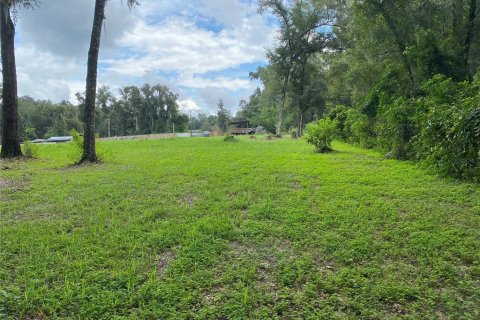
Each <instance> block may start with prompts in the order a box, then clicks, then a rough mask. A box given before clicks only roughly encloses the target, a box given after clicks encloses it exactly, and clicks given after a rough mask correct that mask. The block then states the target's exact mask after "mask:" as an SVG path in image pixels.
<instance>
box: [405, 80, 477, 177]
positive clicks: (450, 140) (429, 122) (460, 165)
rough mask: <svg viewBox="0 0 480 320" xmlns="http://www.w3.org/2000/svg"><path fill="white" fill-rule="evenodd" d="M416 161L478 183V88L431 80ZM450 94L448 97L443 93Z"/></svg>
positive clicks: (417, 145) (416, 145) (414, 144)
mask: <svg viewBox="0 0 480 320" xmlns="http://www.w3.org/2000/svg"><path fill="white" fill-rule="evenodd" d="M424 90H425V91H426V93H427V96H426V98H425V99H424V100H418V102H419V103H423V104H424V106H425V108H426V109H427V111H426V112H425V114H424V115H423V116H422V118H421V120H420V121H421V122H420V128H421V130H420V132H419V134H418V135H417V136H416V137H415V138H414V139H413V140H412V144H413V147H414V151H415V157H416V158H417V160H419V161H421V162H422V163H424V164H426V165H428V166H429V167H432V168H435V169H436V170H437V171H439V172H441V173H443V174H447V175H451V176H454V177H458V178H463V179H469V180H474V181H480V93H479V92H480V86H479V84H478V83H473V84H469V83H466V82H463V83H455V82H453V81H452V80H450V79H447V78H445V77H439V76H437V77H434V78H433V79H432V80H431V81H429V82H428V83H427V84H426V85H425V86H424ZM446 93H449V94H446Z"/></svg>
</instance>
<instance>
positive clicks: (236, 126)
mask: <svg viewBox="0 0 480 320" xmlns="http://www.w3.org/2000/svg"><path fill="white" fill-rule="evenodd" d="M228 131H229V133H230V134H234V135H239V134H255V128H251V127H250V122H248V120H241V121H232V122H229V123H228Z"/></svg>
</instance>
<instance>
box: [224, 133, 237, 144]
mask: <svg viewBox="0 0 480 320" xmlns="http://www.w3.org/2000/svg"><path fill="white" fill-rule="evenodd" d="M235 140H236V139H235V136H234V135H233V134H229V133H227V134H225V135H224V136H223V141H225V142H233V141H235Z"/></svg>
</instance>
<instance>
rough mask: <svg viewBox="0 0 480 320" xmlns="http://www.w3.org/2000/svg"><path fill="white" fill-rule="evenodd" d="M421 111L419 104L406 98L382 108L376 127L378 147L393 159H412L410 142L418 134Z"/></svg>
mask: <svg viewBox="0 0 480 320" xmlns="http://www.w3.org/2000/svg"><path fill="white" fill-rule="evenodd" d="M420 109H422V108H419V104H418V103H415V101H412V100H407V99H406V98H399V99H397V100H396V101H395V102H394V103H392V104H389V105H385V106H381V107H380V110H379V114H378V119H377V123H376V126H375V131H376V146H377V147H378V148H379V149H381V150H384V151H386V152H389V155H390V156H391V157H392V158H397V159H408V158H410V157H411V156H412V150H411V145H410V141H411V140H412V138H413V137H414V136H415V135H417V133H418V125H419V121H420V119H419V111H420ZM420 114H421V113H420Z"/></svg>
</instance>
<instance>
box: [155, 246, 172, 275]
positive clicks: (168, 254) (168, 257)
mask: <svg viewBox="0 0 480 320" xmlns="http://www.w3.org/2000/svg"><path fill="white" fill-rule="evenodd" d="M173 259H175V255H174V254H173V252H172V251H165V252H164V253H162V254H161V255H160V256H159V257H158V263H157V277H158V278H163V276H164V275H165V271H166V270H167V268H168V266H169V265H170V262H172V260H173Z"/></svg>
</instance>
